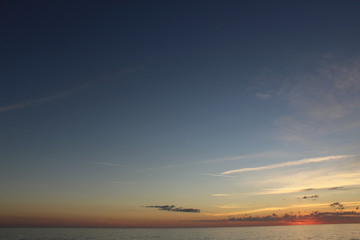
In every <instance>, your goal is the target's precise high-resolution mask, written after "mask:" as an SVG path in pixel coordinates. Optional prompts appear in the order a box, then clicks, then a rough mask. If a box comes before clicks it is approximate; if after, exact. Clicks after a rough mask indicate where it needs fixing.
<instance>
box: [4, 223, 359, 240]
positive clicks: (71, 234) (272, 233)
mask: <svg viewBox="0 0 360 240" xmlns="http://www.w3.org/2000/svg"><path fill="white" fill-rule="evenodd" d="M5 239H6V240H78V239H79V240H81V239H84V240H85V239H86V240H100V239H104V240H105V239H109V240H130V239H139V240H141V239H143V240H147V239H151V240H153V239H160V240H215V239H216V240H241V239H243V240H245V239H266V240H275V239H276V240H279V239H280V240H281V239H284V240H285V239H286V240H298V239H315V240H316V239H319V240H321V239H346V240H360V224H336V225H308V226H277V227H239V228H171V229H161V228H160V229H121V228H117V229H109V228H0V240H5Z"/></svg>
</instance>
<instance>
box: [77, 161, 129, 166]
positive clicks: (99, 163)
mask: <svg viewBox="0 0 360 240" xmlns="http://www.w3.org/2000/svg"><path fill="white" fill-rule="evenodd" d="M83 162H85V163H90V164H95V165H103V166H110V167H122V165H121V164H117V163H110V162H96V161H83Z"/></svg>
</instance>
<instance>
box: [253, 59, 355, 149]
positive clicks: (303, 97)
mask: <svg viewBox="0 0 360 240" xmlns="http://www.w3.org/2000/svg"><path fill="white" fill-rule="evenodd" d="M328 56H330V57H328ZM276 78H283V81H282V82H281V83H279V85H278V86H277V87H274V86H272V88H267V91H266V90H265V89H263V90H264V91H263V90H260V91H261V92H262V93H261V94H259V93H257V94H255V96H256V97H258V98H262V99H268V98H270V97H271V98H276V99H278V100H281V101H284V102H286V104H288V105H289V106H290V107H291V111H290V112H288V113H286V114H284V115H282V116H281V117H279V118H277V120H276V121H275V124H276V126H277V128H276V130H275V135H276V137H277V138H278V139H281V140H284V141H285V142H298V143H303V144H306V145H308V144H309V142H313V141H314V140H316V139H323V140H325V139H326V138H327V137H329V136H330V135H331V136H332V137H333V136H334V134H336V135H337V136H338V137H340V136H341V135H340V134H342V133H343V132H345V131H348V130H350V129H353V130H355V129H356V131H359V128H360V120H359V119H360V58H359V57H358V56H356V57H352V58H349V57H348V56H347V57H346V58H344V57H341V56H340V55H338V56H335V55H333V54H330V55H329V54H328V55H327V56H326V57H318V59H316V60H315V61H314V63H313V67H312V68H309V70H308V71H305V72H304V71H301V72H295V73H294V74H292V75H290V76H277V77H276Z"/></svg>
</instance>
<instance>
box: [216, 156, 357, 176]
mask: <svg viewBox="0 0 360 240" xmlns="http://www.w3.org/2000/svg"><path fill="white" fill-rule="evenodd" d="M349 157H351V155H336V156H327V157H318V158H306V159H301V160H297V161H290V162H282V163H277V164H272V165H266V166H261V167H253V168H240V169H235V170H229V171H226V172H223V173H221V174H225V175H227V174H234V173H242V172H251V171H263V170H269V169H275V168H282V167H289V166H297V165H303V164H309V163H317V162H325V161H331V160H338V159H344V158H349Z"/></svg>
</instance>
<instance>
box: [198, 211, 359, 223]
mask: <svg viewBox="0 0 360 240" xmlns="http://www.w3.org/2000/svg"><path fill="white" fill-rule="evenodd" d="M201 221H203V222H272V223H276V222H278V223H292V222H303V223H306V222H318V223H326V222H360V212H356V211H344V212H318V211H315V212H312V213H310V214H307V215H300V214H299V215H293V214H288V213H285V214H284V215H277V214H275V213H273V214H272V215H267V216H262V217H253V216H244V217H229V218H227V219H219V220H201Z"/></svg>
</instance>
